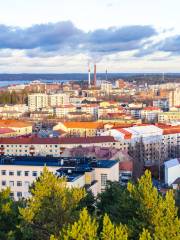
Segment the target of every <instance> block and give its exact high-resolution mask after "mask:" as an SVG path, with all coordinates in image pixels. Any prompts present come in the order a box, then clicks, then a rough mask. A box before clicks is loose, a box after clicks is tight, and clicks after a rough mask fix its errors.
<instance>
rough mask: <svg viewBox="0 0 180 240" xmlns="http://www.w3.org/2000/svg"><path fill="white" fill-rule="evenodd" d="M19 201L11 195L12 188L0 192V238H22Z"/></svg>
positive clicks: (7, 239)
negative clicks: (19, 226) (15, 200)
mask: <svg viewBox="0 0 180 240" xmlns="http://www.w3.org/2000/svg"><path fill="white" fill-rule="evenodd" d="M18 206H19V203H18V202H14V201H13V200H12V199H11V197H10V189H9V188H7V189H5V190H2V191H1V192H0V239H1V240H14V239H20V238H21V234H20V231H19V229H18V224H19V218H18V214H19V211H18Z"/></svg>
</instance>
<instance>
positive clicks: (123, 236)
mask: <svg viewBox="0 0 180 240" xmlns="http://www.w3.org/2000/svg"><path fill="white" fill-rule="evenodd" d="M127 239H128V233H127V228H126V227H125V226H123V225H122V224H120V225H118V226H115V225H114V224H113V223H112V222H111V220H110V218H109V217H108V215H107V214H105V216H104V219H103V229H102V232H101V240H127Z"/></svg>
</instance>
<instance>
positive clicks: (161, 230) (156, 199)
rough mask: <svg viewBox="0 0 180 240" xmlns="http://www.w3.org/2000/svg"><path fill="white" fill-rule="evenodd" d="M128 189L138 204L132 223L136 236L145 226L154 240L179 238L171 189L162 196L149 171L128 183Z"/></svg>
mask: <svg viewBox="0 0 180 240" xmlns="http://www.w3.org/2000/svg"><path fill="white" fill-rule="evenodd" d="M128 190H129V192H130V193H131V196H132V197H133V198H134V199H135V200H136V201H137V202H138V204H139V206H138V208H137V216H136V217H134V224H133V231H134V235H135V236H136V237H137V235H138V234H140V232H142V231H143V229H144V228H145V229H147V230H148V231H149V233H150V234H151V236H152V237H153V239H155V240H161V239H163V240H169V239H173V240H176V239H177V240H178V239H179V232H180V221H179V219H178V217H177V209H176V207H175V201H174V197H173V192H172V191H169V192H167V194H166V197H165V198H163V197H162V196H161V195H160V194H159V193H158V191H157V189H156V188H155V187H153V184H152V180H151V173H150V172H149V171H146V172H145V174H144V175H143V176H142V177H141V178H140V179H139V180H138V183H137V184H136V185H133V184H132V183H129V184H128Z"/></svg>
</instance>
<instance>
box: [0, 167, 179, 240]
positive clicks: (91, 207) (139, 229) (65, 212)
mask: <svg viewBox="0 0 180 240" xmlns="http://www.w3.org/2000/svg"><path fill="white" fill-rule="evenodd" d="M29 191H30V193H31V197H30V198H29V199H28V200H27V201H26V202H25V201H24V202H15V201H13V200H12V199H11V198H10V189H6V190H2V191H1V192H0V239H2V240H49V239H50V240H128V239H129V240H162V239H163V240H170V239H171V240H180V237H179V232H180V220H179V219H178V216H177V208H176V206H175V198H174V193H173V191H172V190H170V191H168V192H167V193H166V195H165V197H163V196H162V195H161V194H159V193H158V191H157V189H156V188H154V187H153V184H152V180H151V174H150V172H149V171H146V172H145V174H144V175H143V176H142V177H141V178H140V179H139V180H138V182H137V183H136V184H133V183H129V184H128V187H127V189H126V188H125V187H121V186H120V185H119V183H116V182H115V183H108V185H107V188H106V190H105V191H104V192H102V193H101V194H99V196H98V198H97V199H95V198H94V196H93V195H92V193H91V192H88V193H85V190H83V189H80V188H68V186H67V183H66V179H64V178H58V177H57V176H55V175H54V174H53V173H51V172H49V171H48V170H47V168H44V170H43V173H42V175H41V176H40V177H39V178H38V179H37V180H36V182H34V184H33V185H32V187H31V188H30V190H29ZM176 194H178V192H176ZM176 196H177V195H176ZM177 199H178V198H177ZM176 204H178V201H177V202H176Z"/></svg>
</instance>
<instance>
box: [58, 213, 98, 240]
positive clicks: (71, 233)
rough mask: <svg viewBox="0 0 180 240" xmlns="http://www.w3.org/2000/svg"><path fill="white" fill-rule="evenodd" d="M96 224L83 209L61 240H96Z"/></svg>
mask: <svg viewBox="0 0 180 240" xmlns="http://www.w3.org/2000/svg"><path fill="white" fill-rule="evenodd" d="M97 229H98V224H97V222H96V220H95V219H92V218H91V216H90V215H89V214H88V211H87V209H86V208H84V209H83V210H82V211H81V213H80V216H79V220H78V221H77V222H75V223H74V224H73V225H72V226H68V228H67V230H65V231H64V232H63V234H62V237H61V239H62V240H97V239H98V238H97Z"/></svg>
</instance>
